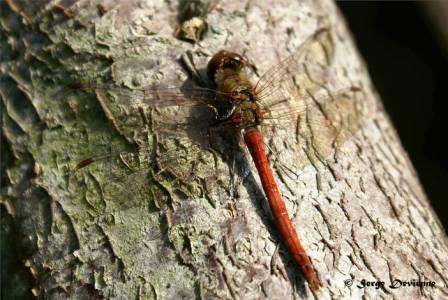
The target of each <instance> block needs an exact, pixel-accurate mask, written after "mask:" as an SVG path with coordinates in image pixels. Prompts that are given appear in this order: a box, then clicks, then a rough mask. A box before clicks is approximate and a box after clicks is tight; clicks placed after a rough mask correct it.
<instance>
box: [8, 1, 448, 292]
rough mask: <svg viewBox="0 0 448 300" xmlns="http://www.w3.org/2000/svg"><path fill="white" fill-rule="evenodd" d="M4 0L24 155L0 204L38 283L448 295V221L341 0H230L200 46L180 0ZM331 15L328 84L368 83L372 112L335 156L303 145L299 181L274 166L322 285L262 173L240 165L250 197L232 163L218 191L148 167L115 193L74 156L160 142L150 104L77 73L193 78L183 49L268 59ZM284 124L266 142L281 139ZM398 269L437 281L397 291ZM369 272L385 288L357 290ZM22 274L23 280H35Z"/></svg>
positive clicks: (37, 288) (41, 288)
mask: <svg viewBox="0 0 448 300" xmlns="http://www.w3.org/2000/svg"><path fill="white" fill-rule="evenodd" d="M8 4H9V5H8V6H6V5H5V3H2V15H1V20H0V21H1V34H2V46H1V47H2V49H1V53H2V61H1V74H2V83H1V97H2V112H3V114H2V125H3V126H2V157H4V154H5V153H11V158H10V159H9V160H3V158H2V204H3V207H4V208H6V211H7V213H8V214H9V215H10V216H12V219H13V222H12V223H11V224H14V225H11V226H15V228H16V230H18V232H19V235H18V239H19V245H20V248H22V249H24V252H23V253H24V257H25V258H26V259H25V260H24V261H23V263H24V265H26V268H28V269H29V271H30V272H31V273H32V274H33V276H34V278H35V282H34V283H32V285H33V286H32V289H33V293H34V294H35V295H40V296H41V297H45V298H49V299H66V298H68V297H70V298H75V299H77V298H79V299H86V298H89V299H90V298H92V299H94V298H107V299H109V298H111V299H129V298H143V299H155V298H158V299H179V298H188V299H189V298H201V299H202V298H237V299H259V298H268V299H291V298H299V299H302V298H303V299H305V298H322V299H326V298H342V299H350V298H361V297H365V298H368V299H374V298H375V299H376V298H386V299H390V298H397V299H405V298H410V299H418V298H435V299H441V298H444V297H447V296H448V290H447V274H448V272H447V268H448V255H447V254H448V248H447V240H446V236H445V232H444V230H443V228H442V226H441V224H440V222H439V221H438V219H437V217H436V215H435V214H434V212H433V211H432V209H431V206H430V203H429V201H428V199H427V198H426V196H425V194H424V192H423V190H422V188H421V186H420V183H419V181H418V178H417V174H416V173H415V171H414V169H413V167H412V164H411V163H410V161H409V158H408V157H407V155H406V152H405V150H404V149H403V148H402V146H401V144H400V141H399V139H398V136H397V135H396V132H395V130H394V129H393V127H392V125H391V123H390V120H389V119H388V118H387V116H386V113H385V112H384V110H383V108H382V106H381V104H380V100H379V98H378V95H377V94H376V93H375V91H374V88H373V87H372V84H371V82H370V79H369V77H368V73H367V69H366V66H365V65H364V63H363V62H362V59H361V58H360V56H359V55H358V53H357V52H356V49H355V47H354V44H353V42H352V39H351V37H350V34H349V32H348V30H347V28H346V25H345V23H344V21H343V18H342V16H341V15H340V13H339V12H338V10H337V8H336V6H335V4H334V3H333V2H332V1H330V0H320V1H300V2H297V3H296V2H294V3H292V2H290V1H245V2H240V1H221V3H217V4H216V3H215V4H216V5H212V7H213V9H212V10H211V11H209V12H208V14H207V15H206V16H202V17H203V18H205V19H206V20H207V22H208V24H209V28H208V31H207V33H206V34H205V37H204V39H203V40H202V41H200V42H198V43H196V44H191V43H188V42H185V41H181V40H178V39H176V38H175V37H174V36H173V32H174V31H175V27H176V23H177V15H176V14H177V13H178V12H179V11H180V10H182V7H183V6H182V5H179V6H178V5H177V4H176V3H169V2H162V1H156V2H155V3H153V2H152V1H147V2H144V1H141V2H137V1H130V2H127V1H126V2H125V1H122V2H116V3H112V2H108V1H104V2H103V3H101V1H98V2H87V1H86V2H83V1H80V2H76V3H74V4H69V3H68V2H67V3H63V4H60V5H59V6H56V5H55V4H52V3H47V4H45V5H43V4H42V3H40V5H35V4H31V3H29V4H23V3H20V2H16V1H13V0H10V1H8ZM321 27H328V28H330V30H331V32H332V34H333V36H334V43H335V47H336V52H335V59H334V64H333V66H332V68H334V69H335V70H338V71H337V72H335V73H334V75H333V76H334V77H333V78H332V79H331V81H332V82H336V83H338V82H341V84H339V86H342V87H343V86H344V85H346V84H347V83H352V82H356V83H357V84H359V85H360V86H361V87H362V89H363V95H364V96H363V99H362V104H363V111H364V112H365V113H364V114H363V115H362V116H361V120H362V122H361V123H360V125H359V126H357V130H356V132H355V133H354V135H353V136H351V137H350V138H348V139H347V140H345V142H344V144H343V145H342V146H341V147H340V149H339V150H337V151H334V153H332V154H329V155H328V157H325V160H324V159H317V158H314V159H313V158H310V157H308V158H306V159H308V160H310V161H309V163H308V164H304V165H300V170H299V169H297V170H295V171H296V172H298V173H299V175H298V177H297V179H296V180H290V179H288V178H281V177H280V176H279V185H280V189H281V192H282V194H283V195H284V196H285V201H286V204H287V207H288V210H289V212H290V216H292V220H293V222H294V224H295V226H296V228H297V230H298V232H299V235H300V237H301V240H302V242H303V244H304V247H305V248H306V249H307V251H308V254H309V256H310V258H311V260H312V262H313V265H314V267H315V269H316V271H317V275H318V277H319V279H320V281H321V282H322V288H321V289H320V290H319V291H318V292H317V293H311V291H310V290H309V289H308V287H307V285H306V283H304V282H303V277H302V275H301V274H300V272H298V269H297V267H296V266H295V265H294V264H293V263H292V261H291V259H290V258H289V256H288V253H286V252H285V251H284V250H283V248H282V246H280V247H278V246H279V245H281V244H280V241H279V237H278V236H277V235H276V231H275V228H274V226H273V223H272V221H271V220H270V215H269V213H268V209H267V208H266V207H265V204H260V203H264V201H265V200H264V197H263V193H262V192H261V191H260V189H259V188H258V187H257V186H259V185H258V181H257V179H255V178H256V177H255V175H247V174H246V175H245V176H243V179H244V184H242V185H238V184H237V185H236V188H237V189H238V193H237V194H238V197H237V198H235V197H233V198H232V197H230V196H228V197H227V196H226V195H234V194H232V193H230V192H229V191H228V190H227V189H228V188H227V187H226V186H225V185H224V183H223V182H228V181H229V178H221V181H220V182H221V184H222V186H218V187H216V189H215V190H209V189H208V188H207V186H206V185H207V182H208V181H207V179H209V178H208V177H204V180H203V181H201V182H196V183H195V184H196V185H195V186H194V188H193V191H185V192H184V195H179V194H178V193H171V192H172V190H171V189H172V185H171V184H172V183H169V182H167V181H163V180H159V179H158V177H157V176H155V175H154V174H153V177H151V176H150V175H151V174H150V173H148V175H149V177H148V179H147V186H146V187H143V188H141V189H137V188H136V186H134V185H133V183H132V181H127V184H128V186H127V189H125V190H124V191H123V190H121V191H117V189H116V187H115V186H114V185H113V184H112V185H109V187H108V188H103V185H102V182H104V181H107V179H105V178H103V177H102V176H103V175H102V174H103V173H101V172H100V170H89V171H86V172H82V173H76V172H73V170H72V169H70V164H68V163H67V162H68V161H73V160H76V157H78V156H82V155H83V154H85V153H88V152H91V151H94V152H97V153H99V152H101V149H99V148H100V147H101V145H103V146H104V143H110V145H112V146H110V147H112V148H116V149H122V148H125V147H126V144H127V143H138V144H142V143H143V142H144V141H146V143H148V145H149V146H148V149H151V147H152V145H156V143H157V141H154V140H153V139H152V137H153V136H152V135H151V133H152V131H151V130H152V129H151V126H150V125H148V124H149V123H146V124H145V122H144V120H145V117H142V115H145V116H146V117H148V116H149V114H147V113H146V112H143V113H142V115H140V116H135V115H134V113H135V111H132V107H130V106H126V103H123V102H120V99H118V100H117V99H115V100H114V99H113V98H112V99H110V98H104V97H102V96H101V95H100V94H97V95H95V94H91V93H90V94H89V93H85V92H81V91H68V92H67V91H64V89H63V86H64V84H66V83H69V82H72V81H81V82H86V81H90V80H91V79H93V78H99V77H103V78H105V79H103V80H106V81H107V80H109V81H110V82H112V83H113V84H115V85H117V86H124V87H128V88H129V87H130V88H132V87H135V86H145V85H149V84H158V83H160V82H169V83H170V85H173V84H174V85H176V84H179V85H180V84H182V83H183V82H184V81H185V80H187V79H188V75H187V74H186V73H185V71H183V69H182V68H181V66H180V64H179V62H178V58H179V57H180V56H181V55H182V54H184V53H186V51H190V53H192V55H193V57H194V58H195V63H196V65H197V66H198V67H199V68H202V67H204V66H205V64H206V62H207V59H208V58H209V57H210V55H212V54H213V53H214V52H216V51H217V50H219V49H222V48H229V49H234V50H236V51H238V52H240V53H243V54H244V55H245V56H246V57H248V58H252V59H253V63H254V64H256V65H257V67H258V70H259V72H260V73H261V74H262V73H263V72H264V71H266V70H267V68H268V67H269V66H271V65H273V64H275V62H278V60H279V58H280V57H286V56H287V55H288V54H289V53H291V51H293V50H294V49H295V48H296V47H297V46H298V45H299V44H300V42H301V41H303V40H304V39H305V38H306V37H307V36H309V35H310V34H312V33H313V32H314V31H315V30H317V29H319V28H321ZM148 122H149V121H148ZM136 125H137V126H138V127H141V128H146V130H141V131H139V130H136V128H137V127H136ZM145 126H147V127H145ZM277 138H280V139H281V135H280V137H277ZM272 139H273V141H266V142H267V143H268V144H270V145H271V142H272V145H276V141H275V137H272ZM277 142H278V140H277ZM6 145H7V146H6ZM7 148H8V149H10V150H7ZM284 151H285V152H284V153H285V156H288V155H290V154H288V148H285V149H284ZM206 159H208V158H205V160H206ZM214 160H215V163H216V168H217V169H220V168H221V169H226V168H227V169H228V168H230V167H229V166H228V163H226V162H225V160H224V159H223V158H222V157H219V155H218V156H217V157H214ZM300 160H305V159H304V158H300ZM298 165H299V164H295V162H292V164H291V167H297V166H298ZM249 167H251V165H249ZM251 169H252V173H251V174H255V173H253V167H251ZM279 174H280V172H279ZM135 176H143V175H142V173H137V175H135ZM134 178H136V177H134ZM237 181H238V180H237ZM204 185H205V187H204ZM110 186H112V187H110ZM189 186H190V187H191V184H189ZM198 189H199V190H200V191H203V192H202V193H201V192H197V190H198ZM113 193H118V196H113V195H112V194H113ZM185 195H189V197H187V198H189V201H188V203H187V204H182V203H181V202H180V201H178V198H183V197H184V196H185ZM191 195H193V196H191ZM167 199H168V200H167ZM166 203H169V204H166ZM396 279H399V280H403V281H409V280H417V281H418V280H421V281H434V282H435V286H434V287H421V288H419V287H401V288H396V289H394V288H391V287H390V286H389V285H390V283H391V281H394V280H396ZM350 280H352V281H353V285H352V286H350V287H349V286H347V285H349V283H350ZM362 280H367V281H375V282H377V281H380V282H384V283H385V285H384V286H382V287H380V288H374V287H363V288H358V287H357V285H361V281H362ZM16 282H17V283H16V284H17V285H18V286H26V282H25V281H24V280H23V281H22V280H17V281H16Z"/></svg>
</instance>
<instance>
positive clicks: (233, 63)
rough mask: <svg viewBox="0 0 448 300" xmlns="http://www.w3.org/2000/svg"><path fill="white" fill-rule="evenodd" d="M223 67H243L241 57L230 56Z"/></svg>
mask: <svg viewBox="0 0 448 300" xmlns="http://www.w3.org/2000/svg"><path fill="white" fill-rule="evenodd" d="M223 67H224V68H225V69H234V70H238V69H240V68H241V60H240V59H239V58H230V59H228V60H227V61H226V62H225V63H224V64H223Z"/></svg>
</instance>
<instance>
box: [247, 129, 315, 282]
mask: <svg viewBox="0 0 448 300" xmlns="http://www.w3.org/2000/svg"><path fill="white" fill-rule="evenodd" d="M244 141H245V142H246V145H247V147H248V149H249V151H250V153H251V155H252V158H253V160H254V163H255V166H256V167H257V170H258V174H259V175H260V180H261V184H262V186H263V190H264V192H265V194H266V198H267V199H268V202H269V206H270V207H271V210H272V214H273V216H274V220H275V224H276V226H277V230H278V231H279V233H280V236H281V237H282V240H283V243H284V244H285V246H286V248H287V249H288V251H289V252H290V253H291V255H292V256H293V257H294V260H295V261H296V263H297V264H298V265H299V267H300V268H301V269H302V272H303V274H304V276H305V278H306V280H307V281H308V283H309V285H310V287H311V289H313V290H317V289H318V288H319V281H318V279H317V277H316V275H315V273H314V269H313V267H312V265H311V262H310V260H309V258H308V255H307V254H306V252H305V249H303V247H302V244H301V243H300V240H299V237H298V235H297V232H296V230H295V229H294V226H293V224H292V223H291V220H290V219H289V216H288V211H287V210H286V207H285V204H284V202H283V199H282V197H281V195H280V192H279V191H278V188H277V183H276V182H275V180H274V176H273V174H272V170H271V167H270V166H269V162H268V158H267V156H266V152H265V150H264V143H263V137H262V136H261V134H260V132H259V131H258V130H257V129H249V130H248V131H247V132H246V133H245V134H244Z"/></svg>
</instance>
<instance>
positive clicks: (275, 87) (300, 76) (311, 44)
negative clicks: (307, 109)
mask: <svg viewBox="0 0 448 300" xmlns="http://www.w3.org/2000/svg"><path fill="white" fill-rule="evenodd" d="M333 54H334V45H333V40H332V37H331V33H330V31H329V30H328V29H326V28H323V29H320V30H318V31H316V32H315V33H314V34H313V35H312V36H310V37H308V38H307V39H306V40H305V41H304V42H303V43H302V44H301V45H300V47H299V48H298V49H297V50H296V51H295V52H294V53H293V54H292V55H291V56H289V57H287V58H286V59H285V60H283V61H282V62H280V63H279V64H278V65H276V66H274V67H272V68H271V69H269V70H268V71H267V72H266V73H265V74H264V75H263V76H262V77H261V78H260V80H259V81H258V83H257V85H256V88H255V90H256V94H257V97H258V99H259V100H260V104H261V105H262V106H263V107H270V106H271V105H273V104H275V103H277V102H281V101H287V100H289V101H291V99H292V100H293V99H296V98H297V97H296V95H299V96H300V95H301V96H306V95H305V94H304V93H305V90H308V91H310V90H312V89H316V88H318V87H321V86H322V85H324V84H325V83H326V82H327V81H328V78H329V74H328V66H329V65H330V64H331V61H332V59H333ZM291 91H295V93H293V94H292V95H291ZM285 92H286V93H285ZM291 96H292V97H293V98H291ZM294 97H295V98H294Z"/></svg>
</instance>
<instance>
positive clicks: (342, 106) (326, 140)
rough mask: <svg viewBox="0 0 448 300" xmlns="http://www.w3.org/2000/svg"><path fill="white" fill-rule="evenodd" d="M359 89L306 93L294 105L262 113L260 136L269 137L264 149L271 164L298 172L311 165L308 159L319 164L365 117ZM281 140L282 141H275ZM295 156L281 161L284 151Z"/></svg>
mask: <svg viewBox="0 0 448 300" xmlns="http://www.w3.org/2000/svg"><path fill="white" fill-rule="evenodd" d="M363 99H364V93H363V91H362V89H360V88H358V87H355V86H350V87H347V88H342V89H340V90H338V91H335V92H332V91H329V90H325V89H322V90H320V92H319V93H314V94H313V93H308V96H307V97H304V98H302V99H301V101H298V102H297V103H291V102H289V101H284V102H278V103H277V104H276V105H273V106H272V107H271V108H270V109H269V110H267V111H266V113H265V120H266V122H265V125H264V129H263V130H264V132H265V134H266V136H269V137H272V138H271V139H270V143H269V144H268V146H269V147H268V148H269V149H270V150H271V151H272V153H273V154H274V155H273V160H275V161H276V162H277V163H278V164H279V165H281V166H283V167H284V166H294V168H292V167H288V168H289V169H296V170H300V169H301V168H303V167H304V166H305V165H307V164H309V163H311V161H310V156H314V157H315V159H320V160H323V159H325V158H327V157H328V156H329V155H330V154H331V153H334V151H335V150H337V149H338V148H339V147H340V146H341V145H342V144H343V143H344V142H345V141H346V140H347V139H349V138H350V137H352V136H353V135H354V134H355V133H356V131H357V130H358V129H359V128H360V126H361V124H362V122H363V120H364V119H365V117H366V107H365V103H364V102H363ZM278 137H282V139H280V138H278ZM286 148H288V149H289V150H294V151H295V152H296V153H299V155H296V156H294V158H293V161H285V157H287V156H285V155H275V153H285V149H286Z"/></svg>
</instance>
